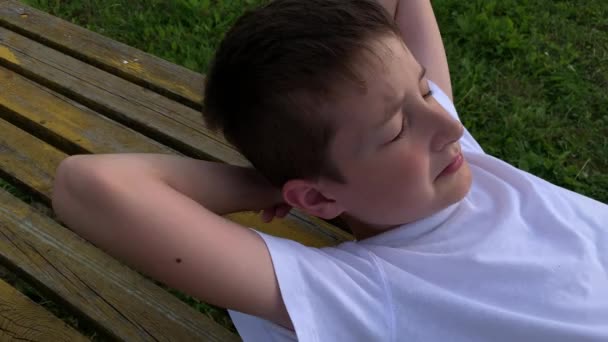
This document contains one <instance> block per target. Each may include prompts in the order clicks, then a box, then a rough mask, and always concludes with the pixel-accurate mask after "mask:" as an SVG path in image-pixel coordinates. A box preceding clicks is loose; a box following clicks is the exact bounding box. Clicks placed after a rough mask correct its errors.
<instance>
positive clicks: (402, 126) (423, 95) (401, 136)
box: [390, 89, 433, 142]
mask: <svg viewBox="0 0 608 342" xmlns="http://www.w3.org/2000/svg"><path fill="white" fill-rule="evenodd" d="M429 96H433V90H432V89H429V91H428V92H427V93H426V94H422V98H424V99H426V98H428V97H429ZM405 121H406V116H405V114H403V123H402V125H401V130H400V131H399V134H397V136H395V137H394V138H393V139H391V141H390V142H395V141H397V140H399V139H401V138H403V137H404V136H405Z"/></svg>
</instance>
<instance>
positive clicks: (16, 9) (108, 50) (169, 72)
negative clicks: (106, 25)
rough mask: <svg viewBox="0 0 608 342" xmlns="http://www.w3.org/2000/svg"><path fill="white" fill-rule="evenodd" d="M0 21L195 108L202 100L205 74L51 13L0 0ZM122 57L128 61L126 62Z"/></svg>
mask: <svg viewBox="0 0 608 342" xmlns="http://www.w3.org/2000/svg"><path fill="white" fill-rule="evenodd" d="M0 25H2V26H5V27H9V28H11V29H13V30H18V31H19V32H22V33H24V34H27V35H28V36H30V37H33V38H35V39H37V40H40V41H44V42H45V43H46V44H49V45H53V47H55V48H58V49H60V50H61V51H63V52H65V53H67V54H69V55H72V56H75V57H77V58H79V59H82V60H86V61H88V62H89V63H91V64H95V65H97V66H99V67H101V68H104V69H105V70H108V71H110V72H112V73H114V74H117V75H120V76H121V77H124V78H126V79H129V80H131V81H132V82H135V83H138V84H141V85H144V86H146V87H149V88H151V89H153V90H155V91H157V92H160V93H162V94H166V95H169V96H171V97H173V98H175V99H177V100H179V101H181V102H184V103H186V104H188V105H190V106H193V107H194V108H199V107H200V103H201V102H202V96H203V86H204V76H203V75H201V74H198V73H195V72H193V71H190V70H188V69H186V68H183V67H180V66H177V65H174V64H172V63H170V62H167V61H165V60H162V59H160V58H157V57H154V56H152V55H150V54H147V53H144V52H142V51H140V50H137V49H134V48H132V47H129V46H127V45H125V44H122V43H119V42H116V41H114V40H111V39H109V38H106V37H104V36H102V35H99V34H96V33H94V32H91V31H88V30H86V29H84V28H81V27H79V26H77V25H74V24H72V23H69V22H67V21H64V20H61V19H59V18H56V17H53V16H51V15H49V14H47V13H44V12H41V11H38V10H36V9H34V8H31V7H29V6H26V5H24V4H23V3H21V2H18V1H14V0H0ZM125 61H126V62H127V63H125Z"/></svg>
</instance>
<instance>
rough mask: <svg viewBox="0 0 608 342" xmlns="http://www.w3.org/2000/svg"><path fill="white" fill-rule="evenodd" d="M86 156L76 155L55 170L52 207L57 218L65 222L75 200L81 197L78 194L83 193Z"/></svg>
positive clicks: (66, 159) (63, 161)
mask: <svg viewBox="0 0 608 342" xmlns="http://www.w3.org/2000/svg"><path fill="white" fill-rule="evenodd" d="M85 157H86V156H84V155H74V156H69V157H67V158H65V159H64V160H62V161H61V163H59V166H58V167H57V169H56V170H55V177H54V180H53V187H52V191H51V207H52V209H53V211H54V212H55V214H56V215H57V217H58V218H59V219H60V220H61V221H64V222H65V219H66V215H69V208H70V207H71V206H72V205H71V203H74V198H77V197H79V195H78V193H79V192H80V191H83V188H84V186H83V183H84V181H85V179H83V178H84V175H86V172H85V170H84V169H85V164H86V163H83V159H84V158H85Z"/></svg>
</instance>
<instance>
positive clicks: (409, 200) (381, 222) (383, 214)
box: [320, 37, 471, 232]
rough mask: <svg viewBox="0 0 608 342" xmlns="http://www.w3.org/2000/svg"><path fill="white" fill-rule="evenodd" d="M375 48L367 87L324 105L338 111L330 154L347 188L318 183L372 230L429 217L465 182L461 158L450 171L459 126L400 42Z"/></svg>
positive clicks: (464, 188) (461, 191) (458, 195)
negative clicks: (435, 97) (375, 56)
mask: <svg viewBox="0 0 608 342" xmlns="http://www.w3.org/2000/svg"><path fill="white" fill-rule="evenodd" d="M381 43H383V44H385V45H386V47H388V48H389V49H386V48H384V47H382V45H379V48H378V49H377V50H376V53H378V54H379V56H380V57H381V58H382V64H380V63H377V62H374V65H375V66H374V67H371V65H369V64H368V67H367V68H366V69H367V70H363V72H362V76H363V77H364V78H365V80H366V85H367V90H366V91H363V90H361V89H356V88H355V87H354V86H353V87H352V89H345V91H344V96H342V97H340V99H339V100H338V101H337V102H334V103H332V104H331V106H330V107H331V108H330V109H332V112H334V113H341V114H339V115H338V117H337V122H338V129H337V132H336V136H335V138H334V140H333V141H332V144H331V145H330V156H331V158H332V159H333V160H334V163H335V164H336V166H337V167H338V169H339V170H341V172H342V174H343V176H344V177H345V179H346V184H341V183H337V182H332V181H329V180H322V181H321V182H322V183H321V184H320V185H321V187H320V189H322V190H321V191H322V192H323V193H325V194H326V195H327V196H328V197H329V198H332V199H333V200H334V201H335V203H336V204H337V205H339V206H340V207H341V210H343V211H344V213H345V214H346V215H347V216H348V217H352V218H354V219H355V220H356V221H359V222H360V223H363V224H364V225H365V226H367V227H369V228H371V229H373V230H376V231H377V232H380V231H382V230H385V229H388V228H390V227H394V226H396V225H400V224H404V223H408V222H412V221H415V220H418V219H421V218H424V217H426V216H429V215H431V214H433V213H435V212H437V211H439V210H441V209H443V208H445V207H447V206H449V205H450V204H453V203H455V202H457V201H459V200H461V199H462V198H463V197H464V196H465V194H466V193H467V192H468V191H469V188H470V185H471V172H470V169H469V166H468V164H467V162H466V161H465V160H464V158H462V163H460V167H458V168H456V167H455V166H457V165H458V164H459V162H458V159H459V156H461V150H460V143H459V142H458V140H459V138H460V137H461V136H462V134H463V130H464V128H463V127H462V125H461V124H460V122H459V121H457V120H455V119H453V118H452V117H451V116H450V115H449V114H448V112H447V111H445V110H444V109H443V107H441V105H440V104H439V103H438V102H437V101H436V100H435V99H434V98H433V96H430V95H429V90H430V89H429V85H428V82H427V78H426V77H425V76H424V75H422V72H423V69H422V67H421V66H420V64H419V63H418V62H417V61H416V59H415V58H414V57H413V56H412V55H411V53H410V52H409V50H408V49H407V47H405V45H404V44H403V42H402V41H401V40H400V39H398V38H396V37H390V38H389V37H387V38H383V39H382V40H381ZM421 75H422V78H421ZM448 166H450V167H449V168H448ZM446 168H448V169H447V170H446ZM450 171H451V172H450Z"/></svg>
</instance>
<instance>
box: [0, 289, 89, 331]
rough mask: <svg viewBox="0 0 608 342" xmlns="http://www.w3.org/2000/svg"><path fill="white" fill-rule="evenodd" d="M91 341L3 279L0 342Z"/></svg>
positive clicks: (0, 299) (0, 291)
mask: <svg viewBox="0 0 608 342" xmlns="http://www.w3.org/2000/svg"><path fill="white" fill-rule="evenodd" d="M16 340H20V341H57V342H60V341H65V342H80V341H88V339H87V338H85V337H84V336H82V335H81V334H80V333H78V332H77V331H76V330H74V329H73V328H72V327H70V326H69V325H67V324H66V323H64V322H63V321H62V320H60V319H59V318H57V317H55V316H53V315H52V314H51V313H50V312H48V311H47V310H45V309H44V308H43V307H42V306H40V305H38V304H36V303H34V302H33V301H32V300H30V299H29V298H27V297H26V296H25V295H23V294H22V293H21V292H19V291H17V290H16V289H14V288H13V287H11V286H10V285H9V284H7V283H6V282H4V281H3V280H0V341H16Z"/></svg>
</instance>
